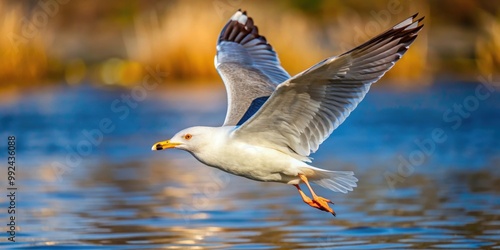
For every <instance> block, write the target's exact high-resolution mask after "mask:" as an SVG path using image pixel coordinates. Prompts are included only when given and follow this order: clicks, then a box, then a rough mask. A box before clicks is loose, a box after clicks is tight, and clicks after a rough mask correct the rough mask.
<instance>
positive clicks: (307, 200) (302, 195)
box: [294, 184, 321, 210]
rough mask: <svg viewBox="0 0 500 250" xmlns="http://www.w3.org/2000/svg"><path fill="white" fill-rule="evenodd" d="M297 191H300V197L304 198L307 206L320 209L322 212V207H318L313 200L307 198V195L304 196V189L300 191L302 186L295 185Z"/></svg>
mask: <svg viewBox="0 0 500 250" xmlns="http://www.w3.org/2000/svg"><path fill="white" fill-rule="evenodd" d="M294 186H295V187H296V188H297V190H298V191H299V194H300V197H302V200H303V201H304V203H306V204H307V205H309V206H311V207H314V208H317V209H320V210H321V207H320V206H318V204H316V203H314V201H312V200H311V198H309V197H307V195H306V194H304V192H302V189H300V186H299V185H296V184H295V185H294Z"/></svg>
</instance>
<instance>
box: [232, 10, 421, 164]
mask: <svg viewBox="0 0 500 250" xmlns="http://www.w3.org/2000/svg"><path fill="white" fill-rule="evenodd" d="M416 16H417V15H414V16H412V17H409V18H408V19H406V20H404V21H403V22H401V23H399V24H397V25H396V26H394V27H393V28H392V29H390V30H388V31H386V32H384V33H382V34H380V35H379V36H377V37H375V38H373V39H371V40H369V41H368V42H366V43H364V44H362V45H360V46H358V47H356V48H354V49H352V50H350V51H348V52H346V53H344V54H342V55H340V56H338V57H332V58H328V59H326V60H324V61H322V62H320V63H318V64H316V65H314V66H313V67H311V68H309V69H307V70H305V71H304V72H302V73H300V74H298V75H296V76H294V77H292V78H291V79H289V80H288V81H286V82H284V83H282V84H280V85H279V86H278V87H277V89H276V91H275V92H274V93H273V94H272V95H271V97H270V98H269V99H268V101H267V102H266V103H265V104H264V105H263V106H262V108H261V109H260V110H259V111H258V112H257V113H256V114H255V115H254V116H253V117H252V118H250V119H249V120H248V121H247V122H246V123H244V124H243V125H241V126H240V127H239V128H237V129H236V130H235V131H234V132H233V136H237V137H239V138H241V139H244V140H247V141H249V142H250V141H251V143H254V144H258V145H262V146H266V147H272V148H275V149H277V150H280V151H282V152H287V153H289V154H290V155H292V156H294V157H296V158H297V159H300V160H303V161H308V160H309V159H308V156H309V154H310V153H313V152H315V151H316V150H317V149H318V147H319V145H320V144H321V143H322V142H323V141H324V140H326V139H327V138H328V136H329V135H330V134H331V133H332V132H333V130H335V129H336V128H337V127H338V126H339V125H340V124H342V122H344V120H345V119H346V118H347V117H348V116H349V114H350V113H351V111H353V110H354V109H355V108H356V106H357V105H358V104H359V103H360V102H361V101H362V100H363V98H364V96H365V95H366V93H367V92H368V90H369V89H370V86H371V84H373V83H374V82H376V81H377V80H379V79H380V78H381V77H382V76H383V75H384V74H385V72H387V71H388V70H389V69H391V68H392V66H393V65H394V64H395V63H396V61H398V60H399V59H400V58H401V56H402V55H403V54H404V53H405V52H406V51H407V50H408V48H409V46H410V44H411V43H412V42H413V41H414V40H415V38H416V37H417V33H418V32H419V31H420V30H421V28H422V27H423V26H422V25H420V26H419V22H420V21H421V20H422V19H423V18H421V19H418V20H415V18H416Z"/></svg>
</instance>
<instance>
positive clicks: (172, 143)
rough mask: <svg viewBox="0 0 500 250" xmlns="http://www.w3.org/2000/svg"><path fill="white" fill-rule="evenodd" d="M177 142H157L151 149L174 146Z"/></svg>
mask: <svg viewBox="0 0 500 250" xmlns="http://www.w3.org/2000/svg"><path fill="white" fill-rule="evenodd" d="M180 144H181V143H179V142H171V141H170V140H166V141H161V142H157V143H155V144H154V145H153V147H151V150H163V149H167V148H175V147H176V146H177V145H180Z"/></svg>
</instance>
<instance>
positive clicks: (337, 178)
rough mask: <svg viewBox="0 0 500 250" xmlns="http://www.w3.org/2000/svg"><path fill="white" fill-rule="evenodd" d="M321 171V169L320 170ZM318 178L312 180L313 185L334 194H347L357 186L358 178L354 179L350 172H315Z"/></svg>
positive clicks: (352, 173)
mask: <svg viewBox="0 0 500 250" xmlns="http://www.w3.org/2000/svg"><path fill="white" fill-rule="evenodd" d="M322 170H323V169H322ZM316 174H319V178H317V179H315V180H313V182H314V183H316V184H318V185H320V186H322V187H324V188H327V189H330V190H332V191H335V192H341V193H347V192H348V191H352V190H353V188H355V187H357V186H358V185H357V184H356V182H357V181H358V178H356V177H354V172H352V171H327V170H323V171H321V172H319V171H316Z"/></svg>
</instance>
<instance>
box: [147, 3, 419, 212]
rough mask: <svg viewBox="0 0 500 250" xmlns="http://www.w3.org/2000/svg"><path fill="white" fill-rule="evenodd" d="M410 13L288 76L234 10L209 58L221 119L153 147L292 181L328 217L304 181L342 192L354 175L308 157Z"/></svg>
mask: <svg viewBox="0 0 500 250" xmlns="http://www.w3.org/2000/svg"><path fill="white" fill-rule="evenodd" d="M417 15H418V14H415V15H413V16H411V17H409V18H407V19H405V20H404V21H402V22H400V23H399V24H397V25H395V26H394V27H392V28H391V29H389V30H387V31H385V32H383V33H382V34H380V35H378V36H376V37H374V38H372V39H371V40H369V41H367V42H366V43H364V44H362V45H360V46H358V47H356V48H354V49H352V50H350V51H348V52H346V53H343V54H341V55H339V56H334V57H330V58H327V59H325V60H323V61H321V62H319V63H317V64H316V65H314V66H312V67H310V68H309V69H307V70H305V71H303V72H301V73H299V74H297V75H295V76H293V77H290V75H289V74H288V73H287V72H286V71H285V70H284V69H283V67H281V65H280V61H279V59H278V55H277V54H276V52H275V51H274V49H273V48H272V46H271V45H270V44H269V43H268V42H267V40H266V38H265V37H264V36H262V35H260V34H259V31H258V29H257V26H255V25H254V22H253V20H252V18H251V17H248V16H247V14H246V12H241V11H240V10H238V11H237V12H236V13H235V14H234V15H233V16H232V17H231V19H230V20H229V21H228V22H227V24H226V25H225V26H224V28H223V29H222V31H221V33H220V35H219V39H218V41H217V54H216V56H215V68H216V69H217V71H218V72H219V74H220V76H221V78H222V80H223V81H224V84H225V86H226V90H227V96H228V108H227V114H226V118H225V121H224V124H223V125H222V126H221V127H201V126H197V127H191V128H187V129H184V130H182V131H180V132H178V133H177V134H175V135H174V136H173V137H172V138H171V139H170V140H166V141H160V142H158V143H156V144H154V145H153V147H152V150H162V149H167V148H177V149H181V150H185V151H188V152H189V153H191V154H192V155H193V156H194V157H195V158H196V159H198V160H199V161H200V162H202V163H204V164H206V165H208V166H211V167H215V168H218V169H220V170H222V171H225V172H228V173H231V174H234V175H238V176H242V177H246V178H249V179H252V180H256V181H263V182H279V183H285V184H290V185H294V186H295V187H296V188H297V190H298V192H299V194H300V196H301V198H302V199H303V201H304V202H305V203H307V204H308V205H309V206H311V207H314V208H317V209H319V210H322V211H326V212H329V213H332V214H333V215H334V216H335V212H334V211H333V209H332V208H330V206H329V205H328V203H332V202H331V201H330V200H328V199H326V198H323V197H320V196H318V195H316V193H315V192H314V190H313V189H312V188H311V186H310V184H309V182H313V183H316V184H318V185H320V186H322V187H325V188H327V189H330V190H333V191H335V192H341V193H347V192H348V191H352V190H353V188H354V187H356V186H357V184H356V182H357V181H358V179H357V178H356V177H354V173H353V172H351V171H331V170H325V169H321V168H317V167H313V166H311V165H309V163H311V158H309V155H310V154H311V153H314V152H315V151H316V150H317V149H318V147H319V145H320V144H321V143H322V142H323V141H324V140H326V139H327V138H328V136H329V135H330V134H331V133H332V132H333V131H334V130H335V129H336V128H337V127H338V126H339V125H340V124H342V122H344V120H345V119H346V118H347V117H348V116H349V114H350V113H351V111H353V110H354V109H355V108H356V106H357V105H358V104H359V103H360V102H361V100H363V98H364V96H365V95H366V93H367V92H368V90H369V89H370V86H371V85H372V84H373V83H375V82H376V81H378V80H379V79H380V78H381V77H382V76H383V75H384V74H385V73H386V72H387V71H388V70H389V69H391V68H392V66H394V64H395V63H396V62H397V61H398V60H399V59H400V58H401V57H402V56H403V54H404V53H405V52H406V51H407V50H408V48H409V46H410V44H412V43H413V41H414V40H415V39H416V37H417V33H418V32H419V31H420V30H421V29H422V27H423V25H420V22H421V21H422V20H423V17H422V18H420V19H416V18H417ZM301 183H304V184H305V185H306V186H307V188H308V189H309V191H310V193H311V196H312V198H310V197H308V196H307V195H306V194H305V193H304V192H303V191H302V190H301V188H300V186H299V184H301ZM332 204H333V203H332Z"/></svg>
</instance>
